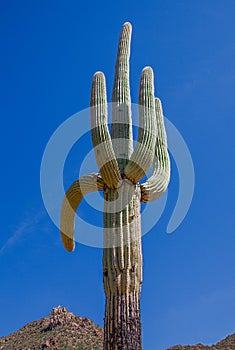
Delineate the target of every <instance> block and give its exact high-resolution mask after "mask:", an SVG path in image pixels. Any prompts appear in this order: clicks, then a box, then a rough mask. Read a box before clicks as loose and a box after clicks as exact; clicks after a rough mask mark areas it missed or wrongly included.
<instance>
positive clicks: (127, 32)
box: [111, 22, 133, 173]
mask: <svg viewBox="0 0 235 350" xmlns="http://www.w3.org/2000/svg"><path fill="white" fill-rule="evenodd" d="M131 32H132V27H131V24H130V23H128V22H127V23H124V25H123V28H122V32H121V35H120V39H119V44H118V53H117V61H116V68H115V76H114V85H113V92H112V129H111V135H112V141H113V146H114V151H115V155H116V158H117V161H118V165H119V168H120V171H121V173H123V172H124V168H125V166H126V164H127V163H128V160H129V159H130V157H131V154H132V152H133V136H132V119H131V97H130V83H129V58H130V43H131ZM119 141H120V142H119Z"/></svg>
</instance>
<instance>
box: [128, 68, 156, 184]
mask: <svg viewBox="0 0 235 350" xmlns="http://www.w3.org/2000/svg"><path fill="white" fill-rule="evenodd" d="M153 79H154V77H153V70H152V68H150V67H145V68H144V69H143V71H142V75H141V79H140V91H139V131H138V143H137V145H136V147H135V150H134V152H133V153H132V155H131V158H130V161H129V162H128V164H127V166H126V168H125V176H126V177H127V178H128V179H129V180H131V181H132V182H133V183H134V184H136V183H137V182H138V181H139V180H140V179H142V177H144V176H145V174H146V173H147V171H148V170H149V168H150V166H151V164H152V162H153V158H154V149H155V143H156V129H157V125H156V115H155V107H154V80H153Z"/></svg>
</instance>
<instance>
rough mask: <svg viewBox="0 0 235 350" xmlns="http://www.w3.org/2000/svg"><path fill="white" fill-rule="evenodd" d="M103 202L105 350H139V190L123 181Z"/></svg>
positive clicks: (140, 275)
mask: <svg viewBox="0 0 235 350" xmlns="http://www.w3.org/2000/svg"><path fill="white" fill-rule="evenodd" d="M104 199H105V205H104V246H105V248H104V254H103V281H104V290H105V295H106V307H105V320H104V335H105V337H104V350H121V349H127V350H141V349H142V336H141V320H140V292H141V283H142V248H141V226H140V188H139V186H136V185H133V184H131V183H130V182H129V181H128V180H123V181H122V184H121V186H120V187H119V188H118V189H107V190H106V191H105V194H104Z"/></svg>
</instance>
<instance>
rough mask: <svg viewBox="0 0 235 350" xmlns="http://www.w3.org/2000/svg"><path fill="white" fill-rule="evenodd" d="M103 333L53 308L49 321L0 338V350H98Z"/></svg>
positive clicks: (30, 324) (40, 321) (63, 308)
mask: <svg viewBox="0 0 235 350" xmlns="http://www.w3.org/2000/svg"><path fill="white" fill-rule="evenodd" d="M102 348H103V329H102V328H100V327H99V326H96V325H95V324H94V323H93V322H92V321H91V320H89V319H88V318H81V317H79V316H75V315H74V314H73V313H72V312H68V310H67V308H65V307H61V306H58V307H56V308H54V309H53V310H52V311H51V313H50V315H49V317H44V318H42V319H40V320H38V321H34V322H31V323H29V324H27V325H26V326H24V327H23V328H21V329H20V330H19V331H17V332H15V333H13V334H10V335H8V336H6V337H3V338H0V349H1V350H3V349H4V350H40V349H48V350H50V349H53V350H64V349H67V350H70V349H71V350H72V349H76V350H78V349H79V350H101V349H102Z"/></svg>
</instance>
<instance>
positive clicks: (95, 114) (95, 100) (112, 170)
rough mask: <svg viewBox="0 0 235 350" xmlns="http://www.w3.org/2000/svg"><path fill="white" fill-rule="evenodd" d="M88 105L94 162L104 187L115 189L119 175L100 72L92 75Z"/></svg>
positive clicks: (104, 87) (103, 84) (104, 86)
mask: <svg viewBox="0 0 235 350" xmlns="http://www.w3.org/2000/svg"><path fill="white" fill-rule="evenodd" d="M90 105H91V109H90V114H91V135H92V143H93V147H94V152H95V157H96V162H97V165H98V167H99V171H100V174H101V176H102V178H103V180H104V182H105V183H106V185H107V186H108V187H110V188H117V186H118V182H119V181H120V179H121V175H120V171H119V168H118V163H117V160H116V158H115V153H114V150H113V145H112V141H111V137H110V134H109V130H108V125H107V121H108V111H107V95H106V83H105V76H104V74H103V73H102V72H97V73H95V75H94V78H93V81H92V88H91V102H90Z"/></svg>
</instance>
